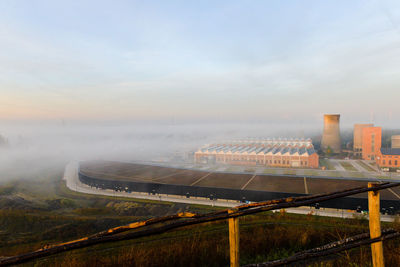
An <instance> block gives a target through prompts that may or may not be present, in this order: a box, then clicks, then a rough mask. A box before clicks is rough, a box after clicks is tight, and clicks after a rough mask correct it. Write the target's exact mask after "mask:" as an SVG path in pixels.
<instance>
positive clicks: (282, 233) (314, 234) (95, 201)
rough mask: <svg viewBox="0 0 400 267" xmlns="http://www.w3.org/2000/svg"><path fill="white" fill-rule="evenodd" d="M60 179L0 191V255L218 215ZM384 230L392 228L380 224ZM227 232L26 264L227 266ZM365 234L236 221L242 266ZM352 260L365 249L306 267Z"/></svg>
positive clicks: (365, 261) (202, 230) (305, 222)
mask: <svg viewBox="0 0 400 267" xmlns="http://www.w3.org/2000/svg"><path fill="white" fill-rule="evenodd" d="M61 176H62V170H53V171H46V172H44V173H43V174H41V175H38V176H35V177H32V178H30V179H21V180H16V181H14V182H10V183H8V184H3V185H1V186H0V229H1V230H0V256H11V255H16V254H20V253H24V252H28V251H31V250H34V249H38V248H40V247H42V246H44V245H46V244H51V243H58V242H63V241H68V240H71V239H75V238H80V237H83V236H87V235H90V234H93V233H95V232H99V231H102V230H105V229H108V228H110V227H114V226H118V225H122V224H126V223H128V222H132V221H137V220H144V219H147V218H151V217H155V216H163V215H167V214H173V213H177V212H181V211H192V212H197V213H206V212H210V211H211V210H215V209H218V208H212V207H208V206H199V205H189V204H178V203H168V202H157V201H148V200H137V199H130V198H119V197H107V196H96V195H87V194H81V193H76V192H73V191H70V190H69V189H68V188H66V186H65V184H64V182H63V181H62V180H61ZM388 226H390V227H393V225H388V224H385V227H388ZM395 226H396V225H395ZM227 230H228V226H227V223H226V222H214V223H206V224H203V225H201V226H193V227H187V228H184V229H182V230H181V231H172V232H168V233H165V234H162V235H157V236H152V237H147V238H141V239H137V240H129V241H121V242H117V243H112V244H102V245H96V246H93V247H89V248H85V249H80V250H76V251H70V252H66V253H62V254H58V255H54V256H51V257H47V258H43V259H40V260H37V261H35V262H31V263H27V264H25V265H27V266H31V265H38V266H99V265H101V266H113V265H121V266H128V265H129V266H227V265H228V263H229V250H228V235H227ZM366 231H368V221H367V220H365V218H354V219H337V218H327V217H318V216H311V215H294V214H287V213H285V212H278V213H272V212H266V213H262V214H258V215H253V216H248V217H245V218H241V219H240V256H241V264H246V263H255V262H262V261H266V260H272V259H277V258H282V257H286V256H289V255H291V254H293V253H294V252H297V251H301V250H304V249H308V248H312V247H316V246H319V245H322V244H325V243H328V242H331V241H334V240H338V239H342V238H344V237H346V236H350V235H354V234H357V233H361V232H366ZM399 244H400V243H399V242H398V241H387V242H385V260H386V263H387V265H388V266H395V264H397V263H398V262H400V256H399V255H400V246H399ZM350 261H351V262H354V266H368V265H369V262H370V255H369V247H364V248H361V249H357V250H353V251H352V252H351V253H344V254H340V255H339V257H334V258H329V259H324V262H323V263H322V265H321V264H320V263H315V262H309V263H307V264H308V265H310V266H345V265H347V266H348V263H349V262H350ZM304 264H305V263H304ZM393 264H394V265H393Z"/></svg>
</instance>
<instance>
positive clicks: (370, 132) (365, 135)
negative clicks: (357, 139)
mask: <svg viewBox="0 0 400 267" xmlns="http://www.w3.org/2000/svg"><path fill="white" fill-rule="evenodd" d="M381 144H382V128H381V127H365V128H363V129H362V151H361V153H362V159H364V160H375V159H376V156H377V154H378V153H379V150H380V149H381Z"/></svg>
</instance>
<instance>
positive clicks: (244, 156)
mask: <svg viewBox="0 0 400 267" xmlns="http://www.w3.org/2000/svg"><path fill="white" fill-rule="evenodd" d="M194 157H195V162H198V163H200V162H201V163H220V164H231V165H246V166H256V165H264V166H272V167H298V168H318V166H319V156H318V154H317V153H316V151H315V150H314V146H313V144H312V142H311V140H310V139H307V140H304V139H265V140H244V141H243V140H242V141H236V142H227V143H218V144H212V145H209V146H205V147H203V148H200V149H199V150H198V151H197V152H195V154H194Z"/></svg>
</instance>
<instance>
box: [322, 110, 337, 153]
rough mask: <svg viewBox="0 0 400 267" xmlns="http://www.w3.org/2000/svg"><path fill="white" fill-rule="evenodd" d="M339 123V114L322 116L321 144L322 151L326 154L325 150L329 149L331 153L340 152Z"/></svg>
mask: <svg viewBox="0 0 400 267" xmlns="http://www.w3.org/2000/svg"><path fill="white" fill-rule="evenodd" d="M339 122H340V114H325V115H324V132H323V134H322V142H321V148H322V151H324V152H328V151H327V150H328V148H330V150H331V152H333V153H340V152H341V142H340V127H339Z"/></svg>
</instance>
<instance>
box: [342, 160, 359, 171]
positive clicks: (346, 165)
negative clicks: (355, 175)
mask: <svg viewBox="0 0 400 267" xmlns="http://www.w3.org/2000/svg"><path fill="white" fill-rule="evenodd" d="M340 165H342V167H343V168H344V169H345V170H347V171H352V172H355V171H357V169H356V168H355V167H354V166H353V165H352V164H351V163H349V162H344V161H341V162H340Z"/></svg>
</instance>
